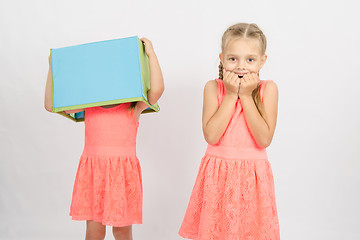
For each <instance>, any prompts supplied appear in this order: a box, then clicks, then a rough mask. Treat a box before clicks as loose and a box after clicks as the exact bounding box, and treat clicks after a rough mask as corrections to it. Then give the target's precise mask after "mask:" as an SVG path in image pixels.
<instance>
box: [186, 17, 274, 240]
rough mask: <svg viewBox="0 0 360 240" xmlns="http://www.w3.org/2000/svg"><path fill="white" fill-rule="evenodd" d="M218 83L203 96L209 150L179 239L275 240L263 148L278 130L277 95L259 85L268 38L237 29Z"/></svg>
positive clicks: (228, 36)
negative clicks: (276, 127) (276, 128)
mask: <svg viewBox="0 0 360 240" xmlns="http://www.w3.org/2000/svg"><path fill="white" fill-rule="evenodd" d="M221 50H222V52H221V53H220V55H219V57H220V65H219V72H220V76H219V79H215V80H211V81H209V82H208V83H207V84H206V86H205V89H204V103H203V104H204V106H203V120H202V124H203V132H204V136H205V140H206V141H207V142H208V143H209V145H208V148H207V150H206V153H205V156H204V157H203V159H202V161H201V164H200V169H199V172H198V176H197V179H196V182H195V185H194V188H193V191H192V194H191V197H190V201H189V204H188V207H187V210H186V213H185V217H184V220H183V223H182V225H181V228H180V231H179V234H180V235H181V236H182V237H184V238H188V239H198V240H200V239H201V240H202V239H217V240H220V239H221V240H227V239H228V240H230V239H233V240H240V239H241V240H249V239H254V240H255V239H271V240H277V239H279V238H280V236H279V223H278V216H277V209H276V203H275V190H274V180H273V174H272V170H271V166H270V163H269V161H268V159H267V154H266V149H265V148H266V147H268V146H269V145H270V143H271V141H272V138H273V134H274V131H275V126H276V118H277V108H278V106H277V105H278V89H277V86H276V84H275V83H274V82H273V81H261V80H260V78H259V71H260V69H261V68H262V66H263V65H264V63H265V61H266V58H267V56H266V54H265V50H266V38H265V36H264V34H263V32H262V31H261V30H260V29H259V28H258V26H257V25H256V24H246V23H239V24H235V25H233V26H231V27H229V28H228V29H227V30H226V31H225V33H224V35H223V37H222V45H221Z"/></svg>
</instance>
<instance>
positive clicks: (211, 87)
mask: <svg viewBox="0 0 360 240" xmlns="http://www.w3.org/2000/svg"><path fill="white" fill-rule="evenodd" d="M217 88H218V83H217V81H216V80H210V81H208V82H207V83H206V84H205V87H204V94H208V93H210V94H211V93H215V94H217Z"/></svg>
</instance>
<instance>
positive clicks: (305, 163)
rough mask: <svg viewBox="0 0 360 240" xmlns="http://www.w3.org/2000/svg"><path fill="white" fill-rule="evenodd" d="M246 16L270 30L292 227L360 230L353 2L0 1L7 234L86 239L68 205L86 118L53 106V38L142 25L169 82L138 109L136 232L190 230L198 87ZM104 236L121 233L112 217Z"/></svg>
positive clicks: (160, 235)
mask: <svg viewBox="0 0 360 240" xmlns="http://www.w3.org/2000/svg"><path fill="white" fill-rule="evenodd" d="M237 22H255V23H257V24H258V25H259V26H260V27H261V28H262V30H263V31H264V33H265V35H266V36H267V38H268V50H267V54H268V61H267V63H266V64H265V66H264V68H263V70H262V71H261V76H262V78H263V79H273V80H275V82H276V83H277V84H278V87H279V93H280V98H279V115H278V126H277V130H276V132H275V136H274V140H273V143H272V145H271V146H270V147H269V148H268V155H269V160H270V162H271V164H272V167H273V173H274V178H275V188H276V199H277V205H278V212H279V220H280V229H281V237H282V239H285V240H303V239H311V240H312V239H314V240H319V239H326V240H332V239H334V240H335V239H336V240H337V239H346V240H350V239H354V240H355V239H360V221H359V215H360V206H359V203H360V194H359V191H360V190H359V189H360V174H359V170H360V161H359V160H360V159H359V156H360V148H359V143H360V141H359V140H360V138H359V135H360V127H359V122H360V114H359V104H358V102H359V100H360V97H359V87H360V84H359V80H360V78H359V74H358V72H357V71H358V69H359V56H360V51H359V50H360V49H359V40H360V39H359V37H360V33H359V27H358V24H359V22H360V17H359V14H358V8H357V7H356V1H352V0H343V1H329V0H327V1H325V0H321V1H316V0H301V1H285V0H284V1H266V0H257V1H256V0H254V1H240V0H237V1H235V0H234V1H216V2H215V1H209V0H207V1H206V0H203V1H196V0H192V1H187V0H183V1H157V0H152V1H145V0H141V1H115V0H102V1H99V0H98V1H96V0H61V1H60V0H58V1H50V0H32V1H26V0H0V68H1V70H0V109H1V113H0V158H1V159H0V239H6V240H7V239H36V240H38V239H39V240H40V239H70V240H71V239H83V238H84V231H85V223H84V222H76V221H72V220H71V218H70V217H69V216H68V213H69V207H70V201H71V194H72V187H73V182H74V178H75V173H76V169H77V165H78V160H79V157H80V154H81V152H82V148H83V141H84V132H83V131H84V125H83V123H74V122H71V121H70V120H68V119H66V118H64V117H61V116H60V115H57V114H50V113H48V112H46V111H45V109H44V107H43V99H44V89H45V80H46V75H47V69H48V63H47V61H48V60H47V57H48V55H49V49H50V48H57V47H65V46H70V45H75V44H81V43H87V42H93V41H100V40H108V39H115V38H121V37H127V36H132V35H139V36H140V37H141V36H145V37H148V38H149V39H150V40H152V42H153V45H154V48H155V51H156V53H157V55H158V58H159V61H160V64H161V67H162V70H163V74H164V78H165V84H166V90H165V93H164V95H163V97H162V98H161V99H160V101H159V104H160V107H161V111H160V112H159V113H157V114H146V115H143V116H142V117H141V119H140V128H139V132H138V146H137V152H138V157H139V159H140V162H141V166H142V172H143V181H144V186H143V187H144V209H143V215H144V218H143V224H142V225H134V238H135V239H147V240H155V239H156V240H173V239H181V238H180V237H179V236H178V235H177V232H178V229H179V227H180V224H181V221H182V218H183V216H184V213H185V210H186V206H187V203H188V200H189V197H190V193H191V190H192V187H193V184H194V182H195V177H196V174H197V171H198V167H199V165H200V160H201V157H202V155H203V154H204V152H205V148H206V143H205V140H204V138H203V136H202V129H201V111H202V93H203V87H204V85H205V83H206V82H207V81H208V80H210V79H214V78H215V77H216V76H217V73H218V69H217V65H218V54H219V51H220V39H221V35H222V33H223V32H224V31H225V29H226V28H227V27H228V26H229V25H231V24H234V23H237ZM106 239H112V235H111V232H110V229H108V236H107V237H106Z"/></svg>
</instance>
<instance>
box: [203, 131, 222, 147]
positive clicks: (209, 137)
mask: <svg viewBox="0 0 360 240" xmlns="http://www.w3.org/2000/svg"><path fill="white" fill-rule="evenodd" d="M204 138H205V141H206V142H207V143H208V144H210V145H214V144H216V143H218V142H219V138H217V137H216V136H212V135H209V134H206V133H204Z"/></svg>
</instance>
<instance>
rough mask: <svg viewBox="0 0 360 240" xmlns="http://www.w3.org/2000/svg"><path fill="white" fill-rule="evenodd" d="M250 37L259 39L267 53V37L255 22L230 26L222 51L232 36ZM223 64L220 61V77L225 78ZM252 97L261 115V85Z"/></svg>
mask: <svg viewBox="0 0 360 240" xmlns="http://www.w3.org/2000/svg"><path fill="white" fill-rule="evenodd" d="M234 37H236V38H250V39H257V40H259V43H260V48H261V51H260V53H261V54H262V55H264V54H265V51H266V37H265V35H264V34H263V32H262V31H261V30H260V28H259V27H258V26H257V25H256V24H255V23H250V24H249V23H238V24H235V25H232V26H230V27H229V28H228V29H226V31H225V32H224V34H223V36H222V39H221V51H222V52H224V49H225V47H226V44H227V42H228V40H229V39H230V38H234ZM223 69H224V67H223V64H222V62H220V65H219V78H220V79H223ZM252 97H253V99H254V102H255V105H256V108H257V109H258V111H259V113H260V115H262V104H261V96H260V86H257V87H256V88H255V89H254V91H253V92H252Z"/></svg>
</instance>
